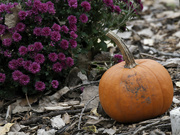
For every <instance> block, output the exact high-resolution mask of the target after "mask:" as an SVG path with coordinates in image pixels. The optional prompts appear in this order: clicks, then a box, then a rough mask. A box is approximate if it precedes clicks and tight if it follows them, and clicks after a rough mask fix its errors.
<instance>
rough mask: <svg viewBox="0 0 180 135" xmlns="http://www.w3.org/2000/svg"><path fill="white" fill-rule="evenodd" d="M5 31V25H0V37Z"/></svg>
mask: <svg viewBox="0 0 180 135" xmlns="http://www.w3.org/2000/svg"><path fill="white" fill-rule="evenodd" d="M5 30H6V27H5V25H2V24H0V35H2V34H4V32H5Z"/></svg>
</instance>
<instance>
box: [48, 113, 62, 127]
mask: <svg viewBox="0 0 180 135" xmlns="http://www.w3.org/2000/svg"><path fill="white" fill-rule="evenodd" d="M51 125H52V127H53V128H57V129H60V128H62V127H63V126H65V122H64V121H63V119H62V118H61V115H58V116H56V117H53V118H52V119H51Z"/></svg>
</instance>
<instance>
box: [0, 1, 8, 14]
mask: <svg viewBox="0 0 180 135" xmlns="http://www.w3.org/2000/svg"><path fill="white" fill-rule="evenodd" d="M6 8H7V7H6V5H5V4H2V3H1V5H0V12H4V11H6Z"/></svg>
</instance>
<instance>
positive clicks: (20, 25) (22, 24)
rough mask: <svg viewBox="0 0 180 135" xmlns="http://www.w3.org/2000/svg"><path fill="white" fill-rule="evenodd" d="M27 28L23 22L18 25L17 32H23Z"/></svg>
mask: <svg viewBox="0 0 180 135" xmlns="http://www.w3.org/2000/svg"><path fill="white" fill-rule="evenodd" d="M25 28H26V25H25V24H24V23H22V22H19V23H18V24H17V25H16V28H15V29H16V30H17V32H23V31H24V30H25Z"/></svg>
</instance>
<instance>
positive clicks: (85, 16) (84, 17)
mask: <svg viewBox="0 0 180 135" xmlns="http://www.w3.org/2000/svg"><path fill="white" fill-rule="evenodd" d="M79 19H80V20H81V22H82V23H87V21H88V17H87V15H86V14H81V15H80V17H79Z"/></svg>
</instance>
